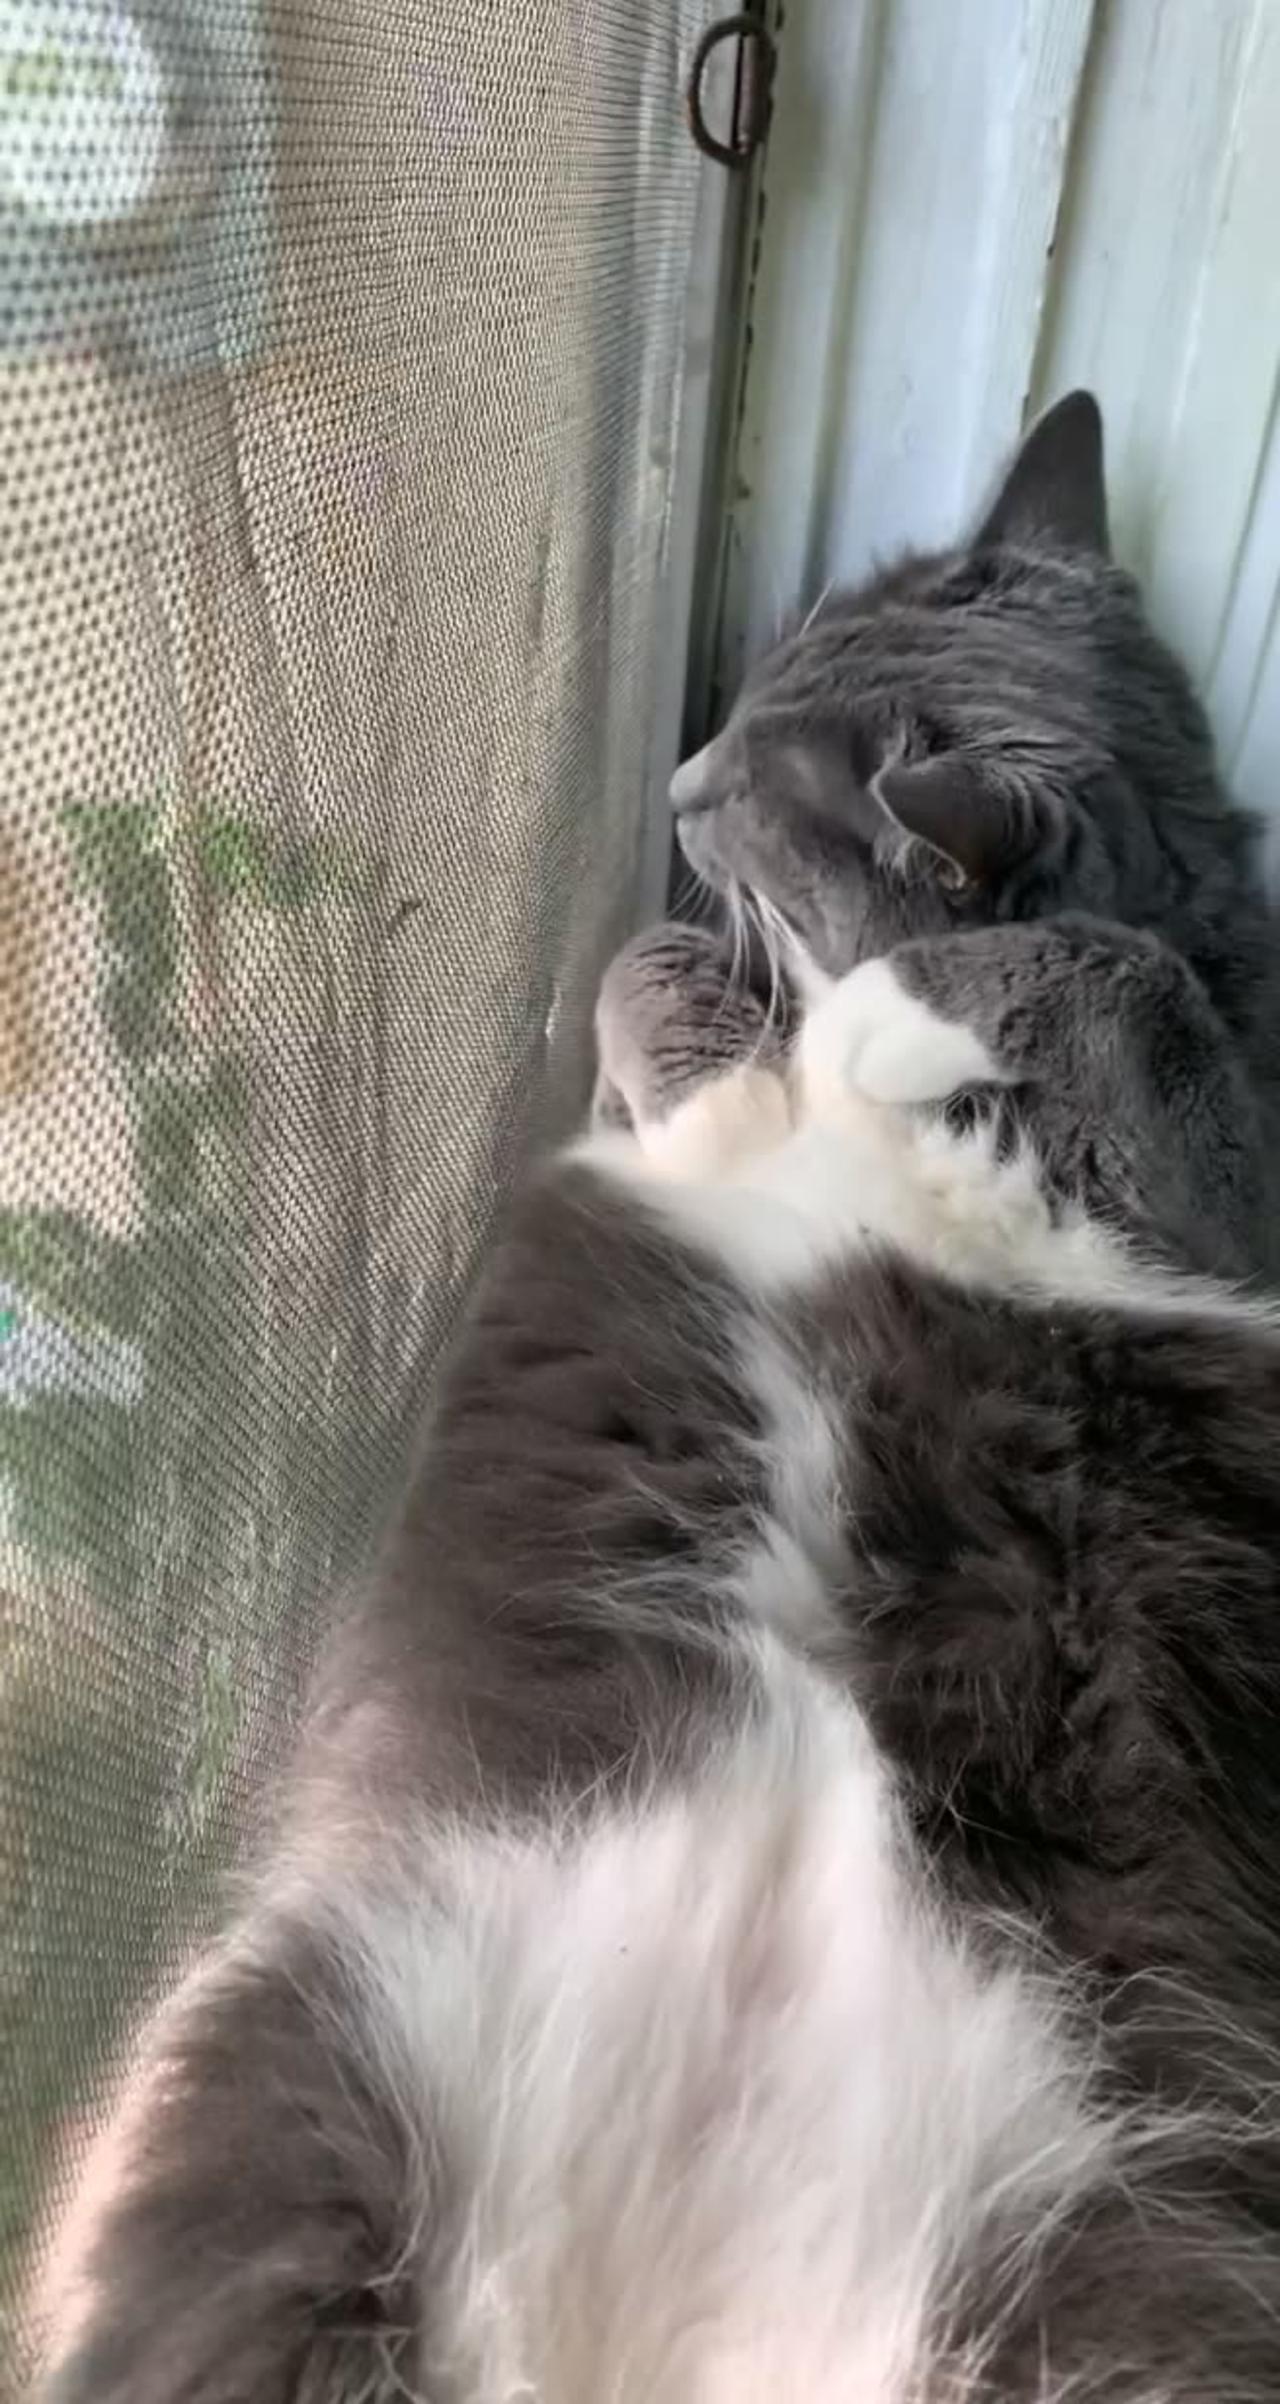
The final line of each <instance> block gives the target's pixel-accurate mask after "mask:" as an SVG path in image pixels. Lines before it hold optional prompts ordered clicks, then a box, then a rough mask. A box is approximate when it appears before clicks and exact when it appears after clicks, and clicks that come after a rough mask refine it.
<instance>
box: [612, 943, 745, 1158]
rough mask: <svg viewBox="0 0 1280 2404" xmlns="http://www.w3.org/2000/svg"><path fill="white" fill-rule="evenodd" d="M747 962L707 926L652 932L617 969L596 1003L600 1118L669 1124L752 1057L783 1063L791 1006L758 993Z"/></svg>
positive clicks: (626, 952)
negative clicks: (702, 1088)
mask: <svg viewBox="0 0 1280 2404" xmlns="http://www.w3.org/2000/svg"><path fill="white" fill-rule="evenodd" d="M740 966H741V962H740V960H739V959H738V957H737V956H736V955H735V953H734V950H733V948H732V947H731V946H730V945H729V944H728V943H727V942H726V941H725V940H723V939H722V938H721V937H719V936H717V935H715V934H713V933H711V932H709V931H708V930H707V929H705V928H702V927H692V926H681V925H675V924H671V925H664V926H657V927H651V928H649V929H648V930H647V932H646V933H644V934H642V935H637V936H636V937H634V939H633V940H632V941H631V942H630V943H628V944H626V945H625V946H624V948H623V949H622V950H621V951H620V952H619V953H618V954H617V956H616V958H615V959H614V960H613V961H612V962H611V964H610V966H609V968H608V970H607V972H606V974H605V978H604V982H603V984H602V985H601V988H600V997H599V1000H598V1002H597V1004H596V1050H597V1054H598V1058H599V1064H600V1065H599V1075H598V1078H597V1082H596V1091H595V1098H594V1102H593V1105H592V1115H593V1117H594V1118H595V1119H596V1120H597V1121H599V1122H600V1123H601V1124H604V1125H609V1124H613V1125H622V1126H630V1125H640V1124H642V1123H643V1122H644V1121H646V1120H654V1119H662V1118H665V1117H667V1115H668V1113H669V1112H670V1111H672V1110H673V1109H674V1108H675V1107H676V1105H677V1104H678V1103H679V1102H681V1101H683V1100H684V1099H685V1098H686V1097H687V1096H688V1095H689V1094H691V1093H693V1092H694V1091H695V1090H696V1088H697V1087H698V1086H699V1085H701V1084H704V1083H705V1081H706V1079H707V1078H708V1077H714V1076H718V1075H719V1074H720V1072H721V1071H722V1070H723V1069H725V1068H728V1067H730V1066H732V1064H733V1063H734V1062H735V1061H739V1060H744V1059H746V1058H747V1057H748V1056H749V1055H750V1056H754V1057H755V1058H757V1059H761V1060H768V1059H772V1058H776V1057H777V1055H778V1054H779V1052H780V1051H781V1050H782V1049H783V1047H784V1044H785V1041H786V1036H787V1031H788V1012H787V1005H786V999H785V996H784V994H783V993H782V991H781V988H780V987H779V988H778V990H777V992H776V993H775V995H773V996H772V997H762V996H761V995H759V994H757V993H755V992H754V991H753V990H752V988H751V986H750V985H749V984H748V983H747V982H746V981H745V978H744V977H743V976H741V975H740V974H738V973H737V971H738V969H739V967H740Z"/></svg>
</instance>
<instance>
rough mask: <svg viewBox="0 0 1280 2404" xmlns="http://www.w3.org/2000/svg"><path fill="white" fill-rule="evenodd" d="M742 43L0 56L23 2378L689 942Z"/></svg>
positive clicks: (13, 2162) (7, 1922)
mask: <svg viewBox="0 0 1280 2404" xmlns="http://www.w3.org/2000/svg"><path fill="white" fill-rule="evenodd" d="M701 21H702V18H701V12H699V14H698V16H697V18H696V21H695V14H694V11H693V9H692V8H691V7H688V6H685V5H682V0H662V4H661V5H658V4H657V0H654V5H652V6H650V5H645V6H639V5H636V6H624V5H619V0H416V4H415V5H411V6H398V5H395V4H394V0H306V5H300V4H298V0H273V4H271V5H268V7H267V8H266V10H265V13H260V12H259V10H258V7H257V5H256V0H182V5H180V6H179V5H177V4H176V0H175V5H174V6H173V8H172V9H171V10H169V11H167V12H166V11H165V10H164V9H163V8H162V7H160V6H153V5H144V0H138V5H137V6H136V7H135V6H134V5H133V0H130V5H129V6H127V7H126V6H125V5H124V4H123V0H14V6H13V8H12V9H11V11H10V14H9V17H8V19H7V21H6V29H5V31H4V32H3V34H0V133H2V135H3V142H2V143H0V150H2V152H3V164H0V212H2V213H0V241H2V249H0V312H2V317H0V411H2V417H0V458H2V459H3V470H2V473H3V477H4V480H5V501H4V517H3V541H4V547H5V573H4V579H3V591H4V611H5V623H4V627H3V641H2V647H0V683H2V686H3V691H2V694H0V747H2V748H3V753H4V768H3V784H2V785H0V793H2V795H3V801H2V804H0V807H2V809H3V818H2V820H0V913H2V914H3V923H2V926H0V1908H2V1915H3V1931H4V1933H3V1943H2V1946H0V2012H2V2015H3V2028H2V2030H0V2126H2V2127H3V2140H2V2142H0V2284H2V2285H3V2290H4V2293H5V2296H6V2298H7V2321H6V2325H7V2330H8V2341H7V2343H8V2352H9V2355H10V2359H11V2363H12V2367H13V2368H14V2370H15V2372H16V2371H17V2369H18V2367H19V2364H20V2361H21V2360H22V2359H24V2358H25V2354H26V2352H27V2349H28V2348H29V2345H30V2342H31V2326H30V2322H29V2318H28V2316H27V2315H26V2313H25V2312H24V2311H23V2309H22V2308H21V2307H20V2305H19V2301H18V2299H19V2297H20V2296H21V2295H23V2294H25V2293H26V2291H27V2288H28V2284H29V2278H30V2274H31V2271H32V2268H33V2264H34V2263H35V2262H36V2261H37V2259H38V2257H39V2255H40V2252H41V2248H42V2245H43V2244H44V2242H45V2240H46V2238H47V2234H48V2231H49V2229H50V2228H51V2226H52V2223H53V2220H54V2217H55V2214H56V2208H57V2204H58V2202H59V2199H60V2197H61V2196H62V2195H63V2194H64V2192H65V2188H66V2184H67V2182H68V2180H69V2179H71V2178H72V2177H73V2175H74V2170H75V2165H76V2162H77V2159H78V2157H79V2156H80V2154H81V2152H82V2150H83V2147H84V2145H85V2142H86V2140H87V2136H88V2134H89V2132H90V2131H91V2129H92V2128H93V2126H94V2125H95V2120H96V2116H97V2115H98V2114H99V2112H100V2110H101V2106H102V2101H103V2097H104V2093H105V2091H106V2085H107V2082H108V2080H109V2075H110V2069H111V2064H112V2060H113V2057H114V2055H115V2053H116V2052H117V2050H118V2048H119V2046H120V2044H121V2042H122V2040H123V2038H124V2036H125V2035H126V2034H127V2031H128V2028H129V2026H130V2024H131V2022H132V2021H133V2019H134V2017H135V2016H136V2014H137V2012H138V2009H139V2007H140V2005H141V2004H142V2003H143V2001H145V1999H146V1998H147V1997H148V1996H149V1995H151V1994H152V1993H154V1992H155V1991H156V1989H157V1988H158V1987H159V1986H160V1985H162V1984H163V1983H164V1982H165V1981H167V1980H168V1979H170V1978H171V1977H172V1976H173V1974H174V1972H175V1970H176V1969H177V1967H178V1966H179V1964H180V1963H181V1961H182V1960H183V1959H184V1957H185V1955H186V1953H187V1951H188V1949H189V1947H190V1945H191V1944H192V1942H193V1941H194V1940H196V1939H198V1938H199V1937H200V1935H201V1934H202V1933H204V1932H206V1931H207V1930H208V1929H209V1928H210V1927H211V1926H212V1925H213V1923H214V1920H215V1917H216V1914H217V1912H218V1908H219V1896H220V1882H221V1876H222V1872H223V1870H224V1869H225V1866H226V1864H227V1862H228V1860H229V1858H230V1857H231V1856H232V1854H233V1853H234V1851H235V1848H236V1846H237V1845H238V1844H239V1843H240V1842H241V1841H242V1839H243V1836H244V1832H245V1830H246V1827H247V1825H248V1824H249V1823H251V1821H252V1817H253V1811H254V1805H255V1799H256V1797H257V1796H258V1795H259V1793H260V1792H261V1788H262V1780H263V1775H264V1773H265V1772H266V1771H268V1770H269V1769H270V1767H271V1765H272V1764H273V1763H274V1762H276V1761H277V1760H278V1759H279V1757H280V1754H281V1751H282V1747H283V1745H284V1743H285V1742H286V1739H287V1734H288V1729H289V1723H290V1718H291V1714H292V1712H293V1711H294V1709H295V1706H296V1700H297V1696H298V1692H299V1688H300V1683H301V1681H302V1679H303V1677H304V1675H305V1672H306V1669H307V1666H308V1663H309V1659H310V1657H311V1655H312V1652H313V1649H314V1644H315V1640H316V1636H317V1633H318V1631H319V1630H320V1628H321V1627H322V1625H323V1623H324V1620H325V1616H326V1613H327V1611H329V1610H330V1609H331V1607H332V1602H333V1598H334V1595H335V1592H336V1590H337V1589H338V1588H339V1586H340V1584H341V1582H342V1580H343V1578H344V1576H346V1575H347V1574H349V1573H350V1571H351V1570H352V1568H353V1567H354V1566H355V1565H356V1564H357V1563H358V1562H359V1560H360V1557H361V1554H362V1552H363V1551H364V1549H365V1548H366V1547H367V1545H368V1543H369V1541H370V1540H371V1537H372V1535H373V1534H374V1533H375V1531H376V1529H377V1526H378V1523H379V1520H380V1518H381V1517H382V1516H383V1515H384V1514H385V1512H386V1510H387V1508H388V1506H389V1503H390V1501H391V1499H392V1497H393V1496H394V1493H395V1489H396V1487H397V1483H398V1481H399V1480H400V1478H401V1476H402V1473H403V1468H404V1464H405V1460H406V1453H407V1448H408V1445H409V1442H410V1438H411V1435H412V1431H413V1428H414V1424H415V1421H416V1419H417V1418H418V1416H419V1413H420V1410H421V1407H422V1404H423V1400H424V1396H425V1393H426V1390H427V1386H428V1382H429V1378H430V1373H431V1367H432V1360H433V1356H434V1354H435V1352H436V1350H437V1347H438V1346H439V1344H440V1342H441V1339H442V1337H443V1335H444V1333H445V1331H446V1330H447V1328H448V1325H449V1322H450V1319H451V1316H452V1314H453V1312H454V1310H455V1307H456V1305H457V1302H458V1300H459V1297H460V1295H461V1294H462V1292H463V1290H464V1287H465V1284H466V1281H467V1277H468V1274H469V1271H470V1270H471V1268H472V1265H473V1263H474V1260H475V1257H476V1252H477V1247H478V1245H479V1244H480V1242H481V1240H482V1238H483V1236H484V1232H485V1227H486V1223H487V1220H488V1217H489V1214H490V1211H491V1208H492V1206H493V1204H494V1201H495V1198H496V1197H497V1196H498V1195H499V1193H500V1192H501V1189H502V1188H503V1186H504V1184H505V1183H506V1181H507V1180H508V1178H509V1177H510V1175H511V1174H512V1171H513V1169H514V1167H515V1165H516V1163H517V1162H518V1161H519V1159H520V1158H521V1156H522V1154H523V1152H524V1151H525V1149H526V1147H527V1145H528V1143H529V1142H530V1140H531V1139H533V1138H535V1137H540V1136H543V1135H546V1134H548V1133H550V1132H553V1131H555V1130H556V1129H558V1128H559V1127H561V1126H562V1125H563V1124H564V1123H565V1117H566V1113H568V1112H569V1111H571V1110H572V1109H574V1108H576V1107H577V1105H578V1103H579V1100H580V1097H581V1095H582V1092H583V1088H584V1076H585V1067H586V1059H587V1043H588V1031H589V1013H590V1004H591V998H592V992H593V986H594V982H595V979H596V976H597V974H598V971H599V968H600V965H601V963H602V960H603V958H604V957H605V956H606V954H607V953H608V951H609V950H610V948H611V947H612V945H613V943H614V942H615V941H616V940H617V938H618V936H619V935H620V933H621V932H622V931H624V930H625V928H626V926H627V925H628V924H629V923H631V922H632V920H633V918H634V913H635V910H636V907H637V875H638V866H639V861H640V858H641V851H642V833H643V829H642V816H643V795H644V786H645V764H646V750H647V745H648V741H649V737H650V731H651V708H652V703H653V695H654V685H655V670H656V665H657V658H658V649H659V639H660V636H661V632H662V620H663V614H664V571H665V562H666V547H667V541H668V534H669V525H670V518H671V501H672V467H671V463H672V458H673V452H674V446H675V437H676V434H677V431H678V425H679V418H680V406H681V391H680V382H679V363H680V357H681V339H682V311H683V308H684V304H685V296H686V292H687V290H688V285H689V275H690V258H691V241H692V235H693V223H694V199H695V191H696V187H697V179H698V174H699V166H698V161H697V158H696V154H695V152H694V150H693V148H692V145H691V144H690V143H689V140H688V137H687V135H686V133H685V131H684V127H683V124H682V117H681V108H680V97H679V95H680V84H681V72H682V68H683V67H684V66H685V65H687V61H688V56H689V52H690V50H691V48H692V45H693V40H694V38H695V36H696V33H697V31H698V30H699V29H700V24H701ZM24 2330H25V2332H26V2333H25V2334H23V2333H22V2332H23V2331H24ZM0 2384H3V2381H2V2379H0Z"/></svg>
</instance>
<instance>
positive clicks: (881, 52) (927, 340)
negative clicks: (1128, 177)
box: [727, 0, 1094, 678]
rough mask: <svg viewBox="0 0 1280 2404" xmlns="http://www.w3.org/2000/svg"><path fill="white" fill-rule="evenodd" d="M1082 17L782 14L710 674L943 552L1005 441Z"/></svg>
mask: <svg viewBox="0 0 1280 2404" xmlns="http://www.w3.org/2000/svg"><path fill="white" fill-rule="evenodd" d="M1093 4H1094V0H997V4H994V5H993V0H794V5H793V6H792V7H791V8H790V9H789V10H788V12H787V16H786V22H785V26H784V30H783V35H782V52H781V64H780V69H779V76H778V87H777V106H776V113H775V123H774V129H773V133H772V135H771V138H770V152H769V161H768V167H767V173H766V187H765V188H766V214H765V220H764V229H763V242H762V248H761V264H760V274H759V280H758V284H757V290H756V294H755V301H754V320H753V331H754V341H753V348H752V353H751V365H750V370H749V373H748V377H747V384H746V392H745V400H744V410H743V422H742V440H741V453H740V467H741V488H742V489H741V492H740V498H739V502H738V505H737V507H736V509H735V512H734V519H733V526H732V531H731V558H730V576H729V597H728V610H727V621H728V626H729V630H730V637H729V639H730V660H729V662H728V668H729V674H730V677H731V678H732V674H733V670H734V668H735V667H737V666H739V665H740V664H741V659H742V657H743V656H744V655H747V656H750V655H753V654H754V653H756V652H758V650H759V649H760V648H761V646H762V645H763V643H764V642H766V641H767V640H768V638H769V635H770V633H771V631H772V628H773V626H774V624H775V623H776V620H777V618H778V616H779V615H780V614H781V612H782V610H783V609H785V608H787V607H790V606H791V605H792V604H793V603H794V602H795V600H796V599H797V597H798V596H801V595H804V594H810V595H811V594H812V593H814V592H815V591H817V590H819V589H820V588H821V586H822V585H823V584H824V583H825V582H827V581H828V580H829V579H831V578H834V577H848V576H852V575H856V574H858V573H859V572H860V571H861V570H863V569H864V568H865V567H866V566H867V565H868V564H869V563H870V561H871V560H872V559H873V558H874V557H876V556H877V555H878V554H880V553H883V552H884V551H886V550H889V551H892V550H895V549H898V548H900V547H901V545H902V544H903V543H904V542H907V541H912V542H928V541H931V540H937V539H939V538H941V537H942V536H944V535H945V534H947V533H948V532H949V531H950V530H951V527H952V525H953V523H954V521H955V518H956V515H957V512H958V511H960V510H961V509H962V508H964V507H965V505H966V504H967V503H968V502H969V501H970V500H971V498H972V496H973V494H974V492H975V491H976V490H978V489H979V488H980V487H981V485H983V484H984V483H985V482H986V480H987V478H988V476H989V474H990V471H991V466H992V463H993V461H994V459H995V458H996V457H997V456H998V455H999V452H1000V450H1001V449H1002V448H1003V447H1004V446H1005V445H1006V444H1007V443H1008V441H1009V440H1010V439H1011V437H1012V436H1013V434H1014V433H1015V432H1016V429H1017V427H1018V424H1019V421H1020V416H1021V411H1022V404H1023V401H1024V398H1025V395H1026V391H1027V385H1028V382H1029V380H1030V375H1031V370H1032V363H1033V359H1034V355H1035V349H1036V342H1037V336H1038V331H1039V325H1040V315H1041V308H1042V305H1043V300H1044V292H1045V285H1046V277H1047V254H1048V251H1049V246H1050V243H1051V240H1052V234H1053V226H1054V220H1055V216H1056V212H1057V207H1058V199H1059V192H1060V188H1061V181H1062V172H1063V160H1064V156H1065V151H1066V146H1067V140H1068V136H1069V132H1070V127H1071V121H1072V115H1073V111H1074V107H1075V102H1076V95H1077V91H1078V88H1079V84H1080V78H1081V74H1082V71H1083V66H1084V60H1085V53H1086V45H1087V41H1088V36H1089V29H1090V24H1091V21H1092V17H1093Z"/></svg>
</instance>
